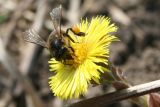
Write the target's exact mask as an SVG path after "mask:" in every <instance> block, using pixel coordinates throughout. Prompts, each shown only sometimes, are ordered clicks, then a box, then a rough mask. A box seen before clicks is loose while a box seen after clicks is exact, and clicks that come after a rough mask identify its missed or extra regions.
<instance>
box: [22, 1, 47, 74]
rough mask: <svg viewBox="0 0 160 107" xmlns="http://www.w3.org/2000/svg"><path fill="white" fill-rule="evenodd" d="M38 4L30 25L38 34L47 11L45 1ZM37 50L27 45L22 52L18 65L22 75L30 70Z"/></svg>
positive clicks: (34, 46)
mask: <svg viewBox="0 0 160 107" xmlns="http://www.w3.org/2000/svg"><path fill="white" fill-rule="evenodd" d="M38 3H39V4H38V7H37V13H36V16H35V19H34V23H33V25H32V29H35V30H36V31H37V32H39V31H40V29H41V28H42V25H43V22H44V18H45V14H46V10H47V3H46V0H39V1H38ZM22 36H23V35H22ZM37 48H38V47H37V45H34V44H31V43H28V44H27V46H26V48H25V50H24V51H23V53H22V56H24V57H22V58H23V59H22V60H21V64H20V70H21V72H22V73H23V74H27V72H28V71H29V70H30V68H31V64H32V61H33V59H34V54H35V53H36V50H37Z"/></svg>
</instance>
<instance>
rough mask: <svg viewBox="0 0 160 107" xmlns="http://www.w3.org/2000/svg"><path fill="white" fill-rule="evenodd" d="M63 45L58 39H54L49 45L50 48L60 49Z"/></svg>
mask: <svg viewBox="0 0 160 107" xmlns="http://www.w3.org/2000/svg"><path fill="white" fill-rule="evenodd" d="M62 45H63V42H62V41H61V40H60V39H55V40H54V41H53V42H52V43H51V47H52V49H57V50H58V49H60V48H61V47H62Z"/></svg>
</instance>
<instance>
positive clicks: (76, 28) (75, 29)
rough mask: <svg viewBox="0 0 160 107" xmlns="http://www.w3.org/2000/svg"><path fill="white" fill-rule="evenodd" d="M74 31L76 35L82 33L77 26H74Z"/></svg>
mask: <svg viewBox="0 0 160 107" xmlns="http://www.w3.org/2000/svg"><path fill="white" fill-rule="evenodd" d="M72 30H73V31H74V32H75V33H79V32H80V29H79V28H78V26H77V25H74V26H73V27H72Z"/></svg>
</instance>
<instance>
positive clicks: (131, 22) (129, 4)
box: [0, 0, 160, 107]
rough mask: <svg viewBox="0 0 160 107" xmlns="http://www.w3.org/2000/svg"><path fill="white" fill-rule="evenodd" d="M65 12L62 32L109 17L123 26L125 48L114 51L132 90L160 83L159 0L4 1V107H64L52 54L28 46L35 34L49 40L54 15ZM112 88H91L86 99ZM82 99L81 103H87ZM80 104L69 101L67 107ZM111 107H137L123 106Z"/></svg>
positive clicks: (0, 9)
mask: <svg viewBox="0 0 160 107" xmlns="http://www.w3.org/2000/svg"><path fill="white" fill-rule="evenodd" d="M60 4H61V5H62V6H63V16H62V28H64V29H66V28H68V27H71V25H73V24H76V23H78V22H79V21H80V18H86V17H87V18H89V19H90V18H92V17H93V16H96V15H105V16H108V17H110V18H111V21H112V22H114V23H116V25H117V26H118V28H119V29H118V32H117V33H116V35H117V37H118V38H120V40H121V42H117V43H113V44H112V45H111V47H110V50H111V54H110V56H111V57H110V60H111V62H112V63H113V64H114V65H115V66H117V67H120V68H121V69H122V70H123V71H124V72H125V76H126V78H127V80H128V81H129V83H131V84H132V85H137V84H141V83H146V82H149V81H153V80H156V79H159V78H160V72H159V69H160V20H159V19H160V0H0V107H62V106H64V105H65V104H66V102H63V101H61V100H60V99H58V98H56V97H54V96H53V94H52V93H51V92H50V89H49V86H48V78H49V77H50V76H51V75H53V74H51V73H50V72H49V67H48V60H49V59H50V55H49V52H48V51H47V50H46V49H44V48H43V47H40V46H37V45H34V44H31V43H26V42H25V41H24V40H23V35H24V31H26V30H27V29H29V28H31V27H32V28H34V29H35V30H36V31H37V32H38V33H39V34H40V36H41V37H42V38H43V39H44V40H46V39H47V37H48V35H49V34H50V32H51V31H52V29H53V24H52V21H51V18H50V15H49V12H50V11H51V10H52V9H53V8H55V7H57V6H59V5H60ZM109 88H110V87H109V86H97V87H94V88H90V89H89V91H88V93H87V94H86V96H84V97H83V98H89V97H94V96H97V95H101V94H103V93H106V92H107V90H109ZM83 98H82V99H83ZM75 101H77V100H71V101H68V102H67V104H68V103H71V102H75ZM106 107H138V106H136V105H134V104H132V103H131V102H128V101H121V102H117V103H116V104H112V105H109V106H106Z"/></svg>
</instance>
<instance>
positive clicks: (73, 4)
mask: <svg viewBox="0 0 160 107" xmlns="http://www.w3.org/2000/svg"><path fill="white" fill-rule="evenodd" d="M79 9H80V0H70V9H69V11H68V13H67V18H68V20H69V24H70V25H73V24H75V23H77V22H78V21H79Z"/></svg>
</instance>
